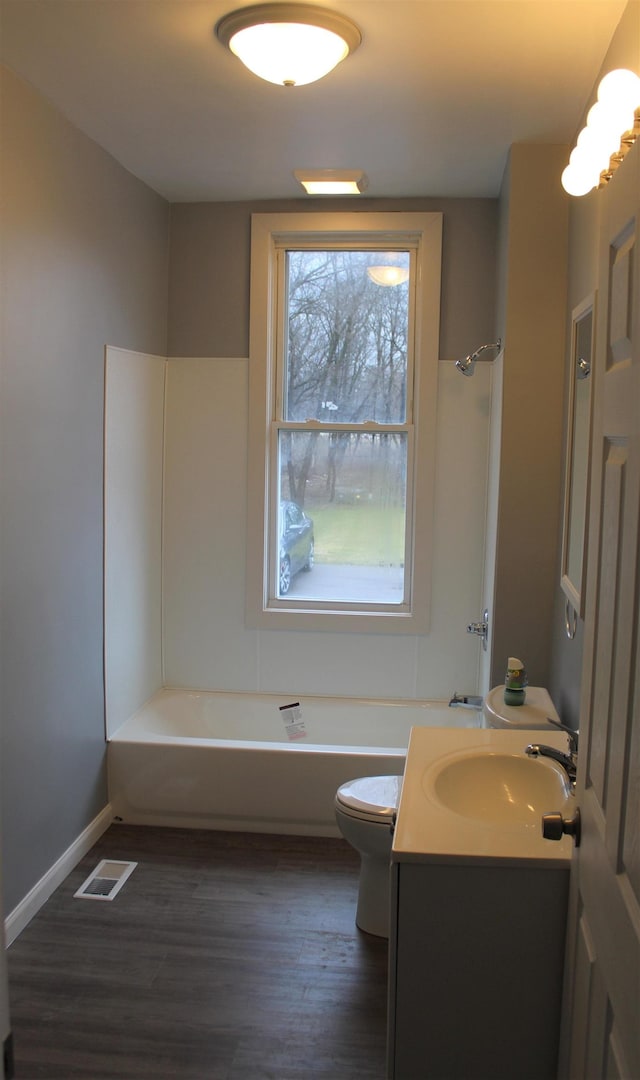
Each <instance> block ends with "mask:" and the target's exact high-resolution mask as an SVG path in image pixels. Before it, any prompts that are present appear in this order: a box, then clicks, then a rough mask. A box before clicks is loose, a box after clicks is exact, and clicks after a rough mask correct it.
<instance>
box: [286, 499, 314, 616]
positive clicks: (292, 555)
mask: <svg viewBox="0 0 640 1080" xmlns="http://www.w3.org/2000/svg"><path fill="white" fill-rule="evenodd" d="M279 532H280V553H279V562H278V566H279V570H278V596H286V595H287V593H288V592H289V589H290V588H291V581H292V578H293V577H294V575H295V574H297V573H298V572H299V571H300V570H311V569H312V568H313V555H314V546H313V520H312V519H311V518H310V517H308V515H307V514H305V512H304V510H301V508H300V507H299V506H298V504H297V503H295V502H290V501H288V500H284V501H283V502H281V503H280V530H279Z"/></svg>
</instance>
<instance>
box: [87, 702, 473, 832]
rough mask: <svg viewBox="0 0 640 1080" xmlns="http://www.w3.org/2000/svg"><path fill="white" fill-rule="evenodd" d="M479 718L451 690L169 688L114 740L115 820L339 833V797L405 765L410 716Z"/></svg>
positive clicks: (445, 720) (424, 722)
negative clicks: (338, 694)
mask: <svg viewBox="0 0 640 1080" xmlns="http://www.w3.org/2000/svg"><path fill="white" fill-rule="evenodd" d="M414 726H415V727H480V726H482V716H481V713H479V712H475V711H471V710H468V709H453V708H449V707H448V705H447V702H446V701H404V700H394V701H378V700H376V701H367V700H364V699H356V698H354V699H351V698H331V697H306V696H305V697H295V696H294V697H287V696H286V695H282V694H239V693H218V692H213V691H203V692H200V691H199V692H193V691H189V690H171V689H164V690H160V691H159V692H158V693H157V694H156V695H155V696H154V697H153V698H152V699H151V700H150V701H148V702H147V703H146V704H145V705H144V706H143V707H142V708H141V709H140V710H139V711H138V712H137V713H135V714H134V715H133V716H132V717H131V718H130V719H129V720H127V721H126V722H125V723H124V724H123V725H122V727H120V728H119V729H118V730H117V731H116V732H115V733H114V734H113V735H112V736H111V737H110V738H109V740H108V748H107V759H108V774H109V799H110V802H111V806H112V808H113V811H114V815H115V818H116V820H119V821H123V822H127V823H130V824H137V825H164V826H170V827H181V828H185V827H186V828H211V829H231V830H246V831H253V832H277V833H293V834H296V833H298V834H307V835H315V836H338V835H339V832H338V829H337V826H336V822H335V817H334V810H333V799H334V795H335V792H336V790H337V788H338V787H339V785H340V784H342V783H344V782H345V781H346V780H351V779H353V778H354V777H358V776H376V775H382V774H386V773H390V774H395V775H401V774H402V772H403V770H404V761H405V754H406V748H407V745H408V741H409V732H410V730H411V728H412V727H414Z"/></svg>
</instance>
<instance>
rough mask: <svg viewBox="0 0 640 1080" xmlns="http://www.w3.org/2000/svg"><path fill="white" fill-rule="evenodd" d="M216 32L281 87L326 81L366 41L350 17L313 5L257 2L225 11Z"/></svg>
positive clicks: (251, 66)
mask: <svg viewBox="0 0 640 1080" xmlns="http://www.w3.org/2000/svg"><path fill="white" fill-rule="evenodd" d="M215 32H216V37H217V38H218V40H219V41H221V42H222V44H223V45H226V46H227V47H228V48H229V49H231V52H232V53H234V54H235V56H237V57H238V58H239V59H240V60H241V61H242V63H243V64H244V65H245V67H248V68H249V70H250V71H252V72H253V73H254V75H258V76H259V77H260V78H261V79H266V80H267V82H272V83H276V84H277V85H279V86H304V85H305V84H306V83H311V82H315V81H316V80H317V79H322V78H323V76H325V75H327V74H328V73H329V72H330V71H331V70H332V69H333V68H334V67H336V65H337V64H339V63H340V61H341V60H344V58H345V57H346V56H348V55H349V53H352V52H354V51H355V49H357V48H358V45H359V44H360V42H361V41H362V34H361V33H360V31H359V29H358V27H357V26H356V24H355V23H354V22H352V21H351V19H347V18H346V16H345V15H339V14H338V13H337V12H335V11H329V10H328V9H327V8H322V7H315V6H314V5H312V4H295V3H294V4H288V3H275V4H252V5H251V6H250V7H245V8H241V9H239V10H238V11H232V12H230V13H229V14H228V15H224V16H223V18H222V19H220V20H219V22H218V23H217V24H216V28H215Z"/></svg>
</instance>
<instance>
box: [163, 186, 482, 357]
mask: <svg viewBox="0 0 640 1080" xmlns="http://www.w3.org/2000/svg"><path fill="white" fill-rule="evenodd" d="M354 209H355V210H357V211H376V210H378V211H386V212H389V211H405V212H407V211H412V212H416V213H417V212H425V211H441V212H442V214H443V217H444V228H443V248H442V303H441V319H440V359H442V360H452V359H454V358H455V357H458V356H465V355H466V354H467V353H468V352H470V351H471V350H472V349H474V348H476V347H477V346H478V345H479V344H481V343H482V342H485V341H490V340H492V338H491V335H492V334H493V332H494V317H495V302H496V270H495V265H496V223H497V212H498V202H497V199H397V200H396V199H393V200H392V199H360V198H358V200H357V205H355V204H354V200H353V199H351V200H349V199H335V200H334V199H331V200H330V202H329V203H327V201H326V199H325V200H322V199H298V200H288V201H284V200H283V201H272V202H257V203H181V204H174V205H173V206H172V207H171V267H170V288H169V355H170V356H226V357H232V356H248V355H249V260H250V238H251V214H252V213H269V212H273V213H276V212H295V211H298V212H300V213H303V212H312V211H315V212H322V211H325V210H330V211H331V212H340V211H345V210H348V211H351V212H353V211H354Z"/></svg>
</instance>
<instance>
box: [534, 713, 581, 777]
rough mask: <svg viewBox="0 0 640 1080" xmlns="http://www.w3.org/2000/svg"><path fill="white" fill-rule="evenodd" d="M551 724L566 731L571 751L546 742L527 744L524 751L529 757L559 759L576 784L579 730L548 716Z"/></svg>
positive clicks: (559, 762)
mask: <svg viewBox="0 0 640 1080" xmlns="http://www.w3.org/2000/svg"><path fill="white" fill-rule="evenodd" d="M547 720H548V721H549V723H550V724H553V726H554V727H557V728H560V730H561V731H564V732H566V734H567V738H568V740H569V753H568V754H565V753H564V752H563V751H562V750H557V749H556V748H555V746H545V744H544V743H529V745H528V746H525V749H524V752H525V754H528V756H529V757H548V758H551V759H552V760H553V761H557V762H558V764H559V765H562V768H563V769H564V771H565V772H566V774H567V776H568V777H569V782H570V784H571V787H572V788H573V787H574V786H575V782H576V773H577V768H578V740H579V737H580V732H579V731H574V730H573V728H570V727H567V726H566V724H561V723H560V721H559V720H552V719H551V717H550V716H548V717H547Z"/></svg>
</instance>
